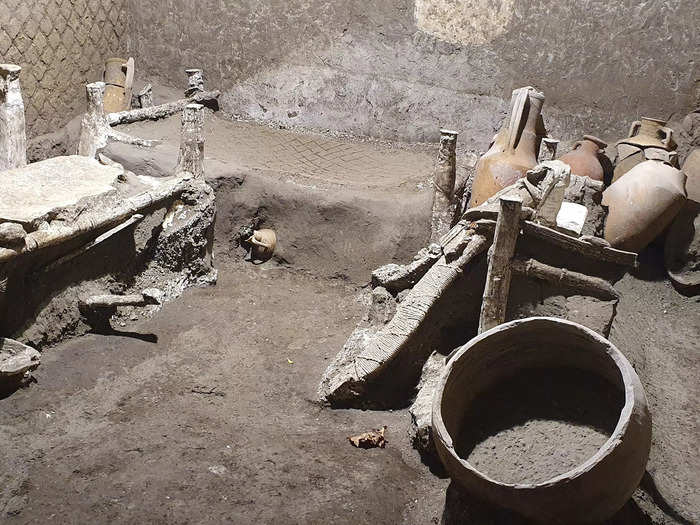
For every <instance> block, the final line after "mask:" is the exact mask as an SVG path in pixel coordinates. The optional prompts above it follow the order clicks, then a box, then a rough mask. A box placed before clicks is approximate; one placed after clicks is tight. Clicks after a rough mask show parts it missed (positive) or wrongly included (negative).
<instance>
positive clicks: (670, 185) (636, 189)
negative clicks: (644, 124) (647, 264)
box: [603, 160, 686, 252]
mask: <svg viewBox="0 0 700 525" xmlns="http://www.w3.org/2000/svg"><path fill="white" fill-rule="evenodd" d="M685 200H686V193H685V174H683V172H681V171H680V170H679V169H677V168H674V167H673V166H671V165H670V164H668V163H666V162H663V161H661V160H646V161H644V162H641V163H639V164H637V165H636V166H635V167H634V168H632V169H631V170H630V171H629V172H627V173H626V174H625V176H624V177H622V178H621V179H619V180H617V181H615V182H613V183H612V184H611V185H610V187H609V188H608V189H606V190H605V192H604V193H603V205H604V206H607V207H608V217H607V220H606V221H605V239H606V240H607V241H608V242H609V243H610V244H611V245H612V246H613V247H614V248H619V249H621V250H628V251H631V252H640V251H641V250H643V249H644V248H645V247H646V246H647V245H648V244H649V243H650V242H651V241H653V240H654V239H655V238H656V237H657V236H658V235H659V234H660V233H661V232H662V231H664V230H665V229H666V227H667V226H668V225H669V224H671V221H673V219H674V218H675V216H676V215H677V214H678V212H679V211H680V210H681V208H682V207H683V205H684V203H685Z"/></svg>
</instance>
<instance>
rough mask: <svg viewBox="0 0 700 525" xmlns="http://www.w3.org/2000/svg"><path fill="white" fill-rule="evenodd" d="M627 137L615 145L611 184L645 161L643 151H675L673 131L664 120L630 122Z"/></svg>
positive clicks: (643, 119)
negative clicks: (615, 155)
mask: <svg viewBox="0 0 700 525" xmlns="http://www.w3.org/2000/svg"><path fill="white" fill-rule="evenodd" d="M628 135H629V136H628V137H627V138H625V139H622V140H619V141H618V142H617V144H616V145H615V146H616V149H617V157H616V158H615V171H614V172H613V182H615V181H616V180H617V179H619V178H620V177H622V176H623V175H624V174H625V173H627V172H628V171H629V170H631V169H632V168H634V167H635V166H636V165H637V164H639V163H640V162H644V161H645V160H646V159H647V158H646V157H645V155H644V150H645V149H647V148H657V149H660V150H664V151H672V150H674V149H676V143H675V142H674V141H673V130H672V129H671V128H667V127H666V121H664V120H659V119H655V118H649V117H642V118H641V120H635V121H634V122H632V125H631V126H630V130H629V133H628Z"/></svg>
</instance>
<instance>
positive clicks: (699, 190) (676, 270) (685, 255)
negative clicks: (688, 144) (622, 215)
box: [664, 149, 700, 295]
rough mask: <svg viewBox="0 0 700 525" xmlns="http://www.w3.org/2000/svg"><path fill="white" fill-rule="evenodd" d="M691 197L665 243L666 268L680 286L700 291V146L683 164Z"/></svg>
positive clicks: (688, 291) (692, 292) (683, 289)
mask: <svg viewBox="0 0 700 525" xmlns="http://www.w3.org/2000/svg"><path fill="white" fill-rule="evenodd" d="M683 173H684V174H685V175H686V177H687V179H686V182H685V189H686V192H687V194H688V200H687V201H686V202H685V204H684V205H683V208H682V209H681V211H680V212H679V213H678V215H676V218H675V219H674V220H673V222H672V223H671V227H670V228H669V229H668V233H667V235H666V242H665V245H664V262H665V264H666V271H667V272H668V276H669V277H670V278H671V281H672V282H673V284H674V286H675V287H676V289H678V290H679V291H680V292H682V293H684V294H687V295H695V294H698V293H700V149H696V150H693V151H692V153H691V154H690V155H688V158H687V159H686V161H685V164H683Z"/></svg>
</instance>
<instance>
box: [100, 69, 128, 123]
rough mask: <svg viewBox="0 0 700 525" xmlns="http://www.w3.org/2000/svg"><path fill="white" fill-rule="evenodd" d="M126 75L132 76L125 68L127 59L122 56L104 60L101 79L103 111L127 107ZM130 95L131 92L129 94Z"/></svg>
mask: <svg viewBox="0 0 700 525" xmlns="http://www.w3.org/2000/svg"><path fill="white" fill-rule="evenodd" d="M127 76H131V77H132V78H133V73H130V72H129V71H128V68H127V61H126V60H125V59H123V58H108V59H107V60H106V61H105V70H104V73H103V75H102V79H103V81H104V83H105V96H104V106H105V113H115V112H117V111H124V110H126V109H129V106H128V104H130V103H131V101H130V100H129V101H127V98H126V95H127V93H126V91H127ZM129 96H131V94H129Z"/></svg>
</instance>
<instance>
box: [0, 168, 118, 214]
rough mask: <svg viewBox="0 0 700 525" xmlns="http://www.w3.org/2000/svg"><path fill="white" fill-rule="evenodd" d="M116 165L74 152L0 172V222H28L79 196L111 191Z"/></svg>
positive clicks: (81, 197)
mask: <svg viewBox="0 0 700 525" xmlns="http://www.w3.org/2000/svg"><path fill="white" fill-rule="evenodd" d="M122 173H123V168H121V167H119V166H104V165H102V164H100V163H99V162H98V161H97V160H95V159H91V158H88V157H81V156H78V155H70V156H65V157H54V158H51V159H47V160H43V161H41V162H35V163H33V164H29V165H27V166H25V167H23V168H15V169H11V170H6V171H2V172H0V222H5V221H13V222H19V223H22V224H29V223H32V222H33V221H36V220H37V219H40V218H41V217H44V216H45V215H47V214H48V213H50V212H52V211H54V210H59V209H62V208H67V207H69V206H72V205H74V204H76V203H77V202H78V201H80V200H81V199H83V198H86V197H95V196H99V195H104V194H105V193H108V192H111V191H115V186H114V184H115V183H116V180H117V177H118V176H119V175H121V174H122Z"/></svg>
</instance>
